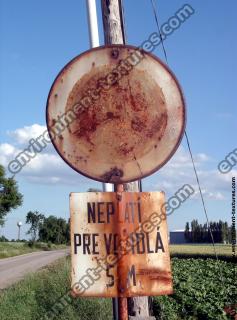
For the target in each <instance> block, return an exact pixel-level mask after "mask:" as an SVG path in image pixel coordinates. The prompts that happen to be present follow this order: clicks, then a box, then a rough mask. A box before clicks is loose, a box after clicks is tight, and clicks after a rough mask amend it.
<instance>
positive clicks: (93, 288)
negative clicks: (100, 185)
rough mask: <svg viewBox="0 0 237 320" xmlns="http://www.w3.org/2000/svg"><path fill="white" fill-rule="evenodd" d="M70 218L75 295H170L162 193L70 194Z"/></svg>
mask: <svg viewBox="0 0 237 320" xmlns="http://www.w3.org/2000/svg"><path fill="white" fill-rule="evenodd" d="M70 214H71V256H72V292H73V294H74V295H75V296H87V297H132V296H139V295H141V296H148V295H151V296H155V295H166V294H171V293H172V292H173V291H172V276H171V267H170V256H169V247H168V236H167V223H166V213H165V197H164V193H163V192H122V193H116V192H88V193H71V194H70Z"/></svg>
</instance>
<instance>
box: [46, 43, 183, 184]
mask: <svg viewBox="0 0 237 320" xmlns="http://www.w3.org/2000/svg"><path fill="white" fill-rule="evenodd" d="M47 126H48V131H49V134H50V138H51V140H52V142H53V144H54V147H55V148H56V150H57V152H58V153H59V154H60V156H61V157H62V158H63V159H64V160H65V161H66V162H67V163H68V164H69V165H70V166H71V167H72V168H73V169H75V170H76V171H78V172H79V173H81V174H83V175H85V176H87V177H90V178H92V179H94V180H98V181H102V182H111V183H124V182H129V181H134V180H137V179H141V178H143V177H145V176H148V175H150V174H152V173H154V172H155V171H157V170H158V169H159V168H161V167H162V166H163V165H164V164H165V163H166V162H167V161H168V160H169V159H170V158H171V156H172V155H173V154H174V152H175V150H176V149H177V147H178V145H179V143H180V141H181V139H182V136H183V133H184V126H185V104H184V98H183V94H182V91H181V89H180V86H179V84H178V81H177V80H176V78H175V76H174V75H173V74H172V72H171V71H170V70H169V69H168V68H167V67H166V66H165V65H164V64H163V63H162V62H161V61H160V60H159V59H158V58H157V57H155V56H154V55H152V54H149V53H146V52H144V51H140V50H138V48H135V47H132V46H127V45H126V46H123V45H111V46H104V47H98V48H95V49H92V50H89V51H87V52H85V53H83V54H81V55H79V56H77V57H76V58H75V59H73V60H72V61H71V62H69V63H68V64H67V65H66V66H65V67H64V69H63V70H62V71H61V72H60V73H59V75H58V76H57V78H56V80H55V81H54V83H53V86H52V88H51V90H50V93H49V97H48V102H47Z"/></svg>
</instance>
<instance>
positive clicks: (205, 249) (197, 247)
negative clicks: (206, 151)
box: [169, 244, 232, 261]
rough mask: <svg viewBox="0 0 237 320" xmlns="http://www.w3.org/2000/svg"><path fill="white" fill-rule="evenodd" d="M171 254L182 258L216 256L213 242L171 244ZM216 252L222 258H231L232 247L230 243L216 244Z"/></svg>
mask: <svg viewBox="0 0 237 320" xmlns="http://www.w3.org/2000/svg"><path fill="white" fill-rule="evenodd" d="M169 247H170V254H171V256H172V257H180V258H182V257H183V258H185V257H187V258H215V252H214V248H213V245H212V244H182V245H180V244H171V245H170V246H169ZM215 249H216V252H217V254H218V256H219V258H220V259H221V260H228V261H229V260H231V258H232V247H231V245H230V244H216V245H215Z"/></svg>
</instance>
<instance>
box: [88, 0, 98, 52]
mask: <svg viewBox="0 0 237 320" xmlns="http://www.w3.org/2000/svg"><path fill="white" fill-rule="evenodd" d="M86 4H87V18H88V29H89V37H90V46H91V48H94V47H98V46H99V45H100V44H99V31H98V22H97V12H96V2H95V0H87V1H86Z"/></svg>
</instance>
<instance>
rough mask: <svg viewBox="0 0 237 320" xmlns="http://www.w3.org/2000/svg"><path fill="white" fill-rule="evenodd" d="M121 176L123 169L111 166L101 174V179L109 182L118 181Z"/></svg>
mask: <svg viewBox="0 0 237 320" xmlns="http://www.w3.org/2000/svg"><path fill="white" fill-rule="evenodd" d="M122 177H123V170H121V169H118V168H116V167H115V168H112V169H111V170H110V171H108V172H106V173H104V174H103V176H102V178H103V180H105V181H107V182H111V183H118V182H119V181H120V179H121V178H122Z"/></svg>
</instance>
